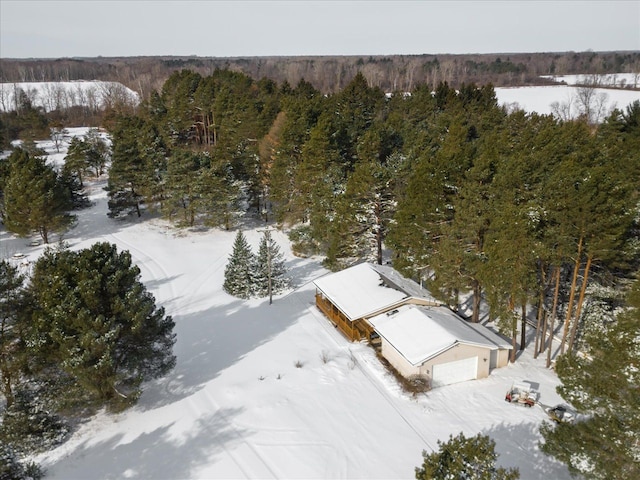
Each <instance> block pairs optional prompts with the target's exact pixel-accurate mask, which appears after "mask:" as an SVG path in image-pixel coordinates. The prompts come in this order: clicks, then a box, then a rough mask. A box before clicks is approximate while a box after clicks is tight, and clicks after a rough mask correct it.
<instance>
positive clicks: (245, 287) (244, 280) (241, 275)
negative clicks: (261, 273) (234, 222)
mask: <svg viewBox="0 0 640 480" xmlns="http://www.w3.org/2000/svg"><path fill="white" fill-rule="evenodd" d="M254 265H255V257H254V255H253V253H252V252H251V247H249V243H247V239H246V238H245V236H244V234H243V233H242V232H241V231H238V233H237V234H236V238H235V240H234V242H233V251H232V252H231V256H230V257H229V262H228V263H227V266H226V267H225V269H224V284H223V285H222V288H224V291H225V292H227V293H228V294H229V295H233V296H235V297H239V298H245V299H246V298H250V297H251V295H253V293H254Z"/></svg>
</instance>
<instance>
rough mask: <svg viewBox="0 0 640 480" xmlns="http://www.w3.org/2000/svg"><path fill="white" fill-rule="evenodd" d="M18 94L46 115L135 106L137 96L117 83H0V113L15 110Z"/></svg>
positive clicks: (138, 96) (138, 97) (137, 99)
mask: <svg viewBox="0 0 640 480" xmlns="http://www.w3.org/2000/svg"><path fill="white" fill-rule="evenodd" d="M20 90H22V91H23V92H24V93H25V94H26V95H27V97H28V98H29V100H30V101H31V104H32V105H33V106H34V107H42V108H43V109H44V110H45V111H46V112H50V111H52V110H56V109H66V108H70V107H74V106H85V107H89V108H102V107H104V105H105V104H106V103H113V102H115V101H121V102H122V101H123V102H125V103H130V104H137V103H138V102H139V101H140V95H138V93H137V92H134V91H133V90H131V89H130V88H127V87H125V86H124V85H122V84H121V83H118V82H103V81H98V80H93V81H74V82H18V83H0V111H3V112H8V111H11V110H15V109H16V97H18V92H19V91H20Z"/></svg>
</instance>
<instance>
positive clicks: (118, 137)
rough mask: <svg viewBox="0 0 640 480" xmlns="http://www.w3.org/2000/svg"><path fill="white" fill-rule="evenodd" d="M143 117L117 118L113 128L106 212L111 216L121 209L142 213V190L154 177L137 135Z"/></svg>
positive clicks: (117, 214) (127, 212) (120, 212)
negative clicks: (107, 207) (107, 209)
mask: <svg viewBox="0 0 640 480" xmlns="http://www.w3.org/2000/svg"><path fill="white" fill-rule="evenodd" d="M143 128H144V121H143V120H142V119H140V118H138V117H120V118H118V121H117V124H116V127H115V129H114V130H113V132H112V142H113V155H112V159H111V168H110V169H109V183H108V185H107V187H106V190H107V192H108V193H109V201H108V206H109V213H108V215H109V216H110V217H112V218H114V217H118V216H119V215H121V214H122V213H126V214H132V213H135V214H136V215H137V216H138V217H140V216H141V215H142V210H141V205H142V203H143V202H144V200H145V197H144V192H145V191H146V190H147V189H148V185H149V183H150V182H152V181H154V180H155V179H154V177H153V175H152V171H150V169H149V168H148V167H149V166H148V165H147V163H146V162H145V159H144V156H143V153H142V149H141V146H140V141H139V139H138V135H139V133H140V131H142V130H143Z"/></svg>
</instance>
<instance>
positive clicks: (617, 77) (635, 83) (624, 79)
mask: <svg viewBox="0 0 640 480" xmlns="http://www.w3.org/2000/svg"><path fill="white" fill-rule="evenodd" d="M542 78H549V79H551V80H553V81H554V82H558V83H565V84H567V85H592V84H594V83H595V84H598V85H601V86H603V87H613V88H640V73H609V74H603V75H584V74H580V75H543V76H542Z"/></svg>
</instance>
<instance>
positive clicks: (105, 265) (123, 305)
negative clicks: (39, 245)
mask: <svg viewBox="0 0 640 480" xmlns="http://www.w3.org/2000/svg"><path fill="white" fill-rule="evenodd" d="M29 290H30V293H31V294H32V296H33V298H34V303H35V305H36V308H35V312H34V318H33V326H32V331H31V332H30V336H31V338H30V340H29V341H30V342H31V344H33V345H35V346H37V351H38V353H39V354H40V355H41V356H42V358H41V362H42V363H43V364H48V363H57V364H59V365H60V366H61V368H62V370H63V371H65V372H66V373H67V374H69V375H71V376H72V377H73V378H74V379H75V381H76V382H77V383H78V384H79V385H81V386H83V387H84V389H85V390H87V391H88V392H90V394H91V395H92V396H93V397H94V398H96V399H98V400H99V401H101V402H103V403H106V404H107V405H109V406H110V407H113V408H117V407H119V406H122V405H126V404H131V403H134V402H135V401H136V400H137V398H138V396H139V395H140V385H141V383H142V382H143V381H145V380H148V379H153V378H157V377H159V376H162V375H164V374H165V373H167V372H168V371H169V370H170V369H171V368H173V366H174V365H175V357H174V356H173V354H172V347H173V344H174V343H175V334H174V333H173V326H174V323H173V320H172V319H171V317H170V316H165V314H164V309H163V308H162V307H160V308H158V307H156V305H155V300H154V298H153V296H152V295H151V294H150V293H149V292H147V290H146V288H145V286H144V285H143V284H142V283H141V282H140V270H139V269H138V267H136V266H135V265H133V264H132V261H131V255H130V254H129V252H126V251H125V252H120V253H119V252H118V251H117V249H116V246H115V245H111V244H108V243H96V244H95V245H93V246H92V247H91V248H88V249H84V250H81V251H78V252H72V251H69V250H65V249H62V250H60V251H54V250H51V249H49V250H47V251H45V253H44V255H43V256H42V257H40V259H39V260H38V261H37V262H36V264H35V267H34V271H33V277H32V279H31V283H30V286H29Z"/></svg>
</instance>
